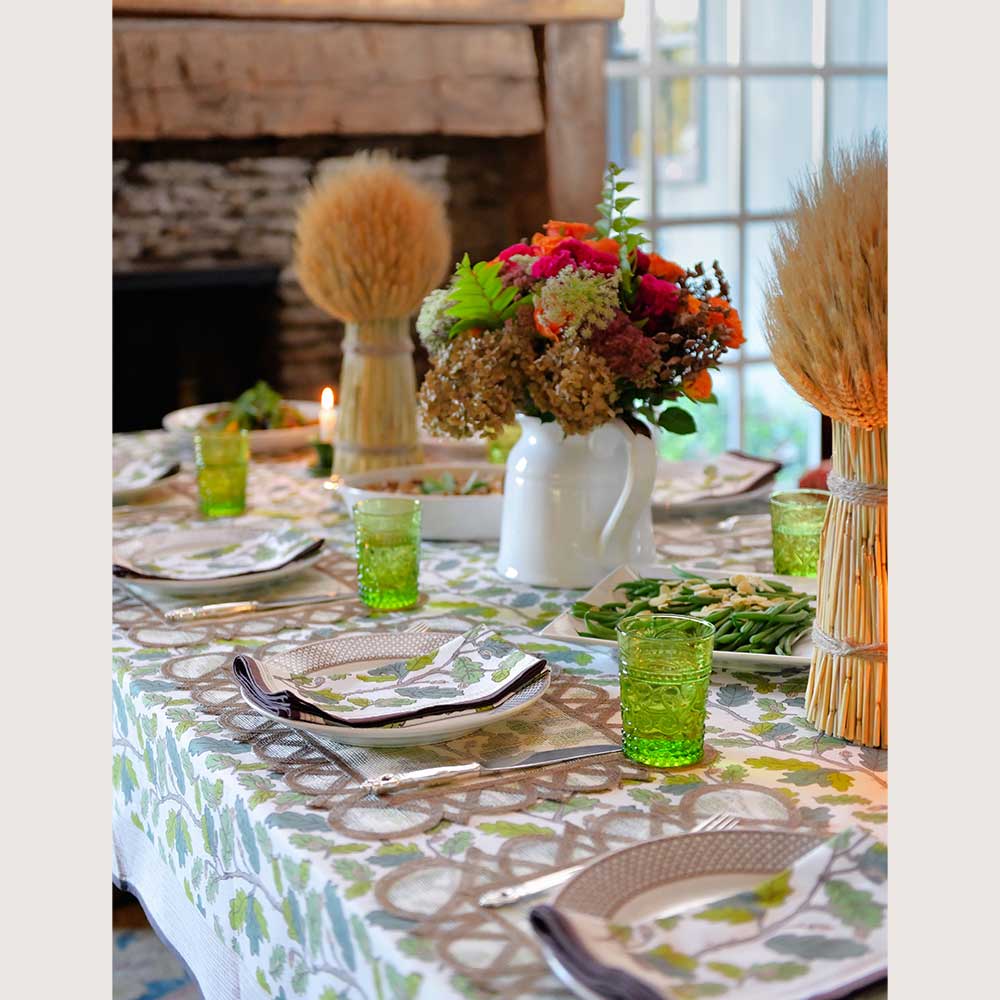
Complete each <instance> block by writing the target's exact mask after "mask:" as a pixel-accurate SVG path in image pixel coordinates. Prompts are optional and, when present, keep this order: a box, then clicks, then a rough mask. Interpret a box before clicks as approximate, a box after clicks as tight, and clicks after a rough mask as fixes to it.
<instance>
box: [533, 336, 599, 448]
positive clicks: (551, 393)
mask: <svg viewBox="0 0 1000 1000" xmlns="http://www.w3.org/2000/svg"><path fill="white" fill-rule="evenodd" d="M528 392H529V393H530V395H531V399H532V401H533V402H534V404H535V406H536V407H537V409H538V410H539V411H540V412H542V413H551V414H552V416H554V417H555V418H556V420H557V421H558V423H559V425H560V426H561V427H562V429H563V430H564V431H565V432H566V433H567V434H587V433H589V432H590V431H592V430H594V428H595V427H600V426H601V425H602V424H606V423H607V422H608V421H610V420H614V418H615V416H616V413H615V404H616V403H617V402H618V389H617V387H616V385H615V376H614V373H613V372H612V371H611V369H610V368H609V367H608V366H607V364H606V362H605V361H604V359H603V358H600V357H598V355H596V354H595V353H594V352H593V351H591V350H589V349H588V348H587V347H586V346H585V345H584V344H582V343H581V342H580V341H578V340H562V341H559V343H557V344H554V345H552V346H551V347H550V348H549V349H548V350H547V351H546V352H545V353H544V354H543V355H542V356H541V357H540V358H539V359H538V360H537V361H536V362H535V363H534V364H533V365H531V366H530V368H529V371H528Z"/></svg>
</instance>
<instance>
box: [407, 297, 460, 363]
mask: <svg viewBox="0 0 1000 1000" xmlns="http://www.w3.org/2000/svg"><path fill="white" fill-rule="evenodd" d="M450 296H451V288H450V287H448V288H437V289H435V290H434V291H433V292H431V293H430V294H429V295H428V296H427V297H426V298H425V299H424V302H423V305H422V306H421V307H420V313H419V315H418V316H417V334H418V335H419V337H420V342H421V343H422V344H423V345H424V347H426V348H427V353H428V354H430V355H431V356H435V355H437V354H439V353H440V352H441V351H443V350H444V349H445V347H447V346H448V331H449V330H450V329H451V328H452V327H453V326H454V325H455V323H456V322H457V321H456V320H455V317H454V316H446V315H445V310H446V309H447V308H448V307H449V306H451V305H452V304H453V303H452V300H451V298H450Z"/></svg>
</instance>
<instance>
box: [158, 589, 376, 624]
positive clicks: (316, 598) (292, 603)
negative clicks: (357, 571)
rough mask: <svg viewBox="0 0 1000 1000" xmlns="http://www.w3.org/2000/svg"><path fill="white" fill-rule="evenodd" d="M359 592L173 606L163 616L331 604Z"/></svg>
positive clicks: (186, 618) (183, 618)
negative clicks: (185, 606)
mask: <svg viewBox="0 0 1000 1000" xmlns="http://www.w3.org/2000/svg"><path fill="white" fill-rule="evenodd" d="M357 596H358V595H357V594H337V595H334V594H314V595H311V596H309V597H286V598H285V599H284V600H279V601H229V602H227V603H225V604H201V605H199V606H197V607H194V608H172V609H171V610H170V611H164V613H163V617H164V618H166V619H167V621H171V622H190V621H195V620H196V619H199V618H228V617H229V616H230V615H245V614H249V613H250V612H252V611H271V610H273V609H275V608H296V607H298V606H299V605H300V604H331V603H333V602H334V601H351V600H354V598H356V597H357Z"/></svg>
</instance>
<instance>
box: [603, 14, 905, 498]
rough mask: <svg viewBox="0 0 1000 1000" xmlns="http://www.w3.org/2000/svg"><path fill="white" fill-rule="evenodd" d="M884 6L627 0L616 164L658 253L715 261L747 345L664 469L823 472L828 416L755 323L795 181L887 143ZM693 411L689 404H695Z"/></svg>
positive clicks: (672, 445) (613, 36)
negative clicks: (735, 465)
mask: <svg viewBox="0 0 1000 1000" xmlns="http://www.w3.org/2000/svg"><path fill="white" fill-rule="evenodd" d="M887 29H888V25H887V11H886V0H625V14H624V17H622V19H621V20H620V21H619V22H617V23H616V24H614V25H612V27H611V29H610V31H609V36H608V55H607V62H606V72H607V81H608V136H607V138H608V158H609V159H610V160H614V161H615V162H616V163H618V164H619V165H620V166H622V167H624V168H625V170H626V174H625V177H627V179H629V180H631V181H632V182H633V189H632V190H630V192H629V193H630V194H632V195H634V196H635V197H637V198H638V199H639V200H638V202H637V203H636V204H635V205H633V206H632V208H631V209H630V213H631V214H634V215H635V216H637V217H639V218H641V219H642V220H643V228H644V230H645V232H646V234H647V235H648V236H649V237H650V238H651V241H652V247H653V249H655V250H656V251H657V252H658V253H661V254H663V255H664V256H665V257H668V258H669V259H671V260H675V261H677V262H678V263H681V264H684V265H690V264H692V263H694V262H695V261H699V260H703V261H705V263H706V265H707V266H710V265H711V262H712V260H714V259H718V261H719V262H720V264H721V265H722V267H723V269H724V270H725V272H726V275H727V277H728V278H729V280H730V283H731V286H732V292H733V299H734V302H735V304H736V306H737V307H738V309H739V310H740V315H741V316H742V318H743V325H744V332H745V334H746V338H747V340H746V343H745V344H744V345H743V347H742V348H741V349H740V350H739V351H736V352H733V353H731V354H729V355H727V357H726V360H725V362H724V364H723V368H722V370H721V371H719V372H716V373H713V381H714V383H715V392H716V396H717V397H718V399H719V404H718V406H717V407H715V406H705V405H700V406H697V407H695V406H693V405H692V406H691V407H690V408H691V410H692V412H693V413H694V415H695V418H696V420H697V422H698V433H697V434H695V435H691V436H685V437H679V436H676V435H664V436H663V437H662V439H661V441H660V445H659V447H660V451H661V453H662V454H663V455H665V456H666V457H668V458H673V459H681V458H696V457H702V456H707V455H712V454H717V453H719V452H720V451H724V450H726V449H727V448H740V449H743V450H744V451H748V452H751V453H753V454H756V455H763V456H774V457H775V458H778V459H780V460H781V461H782V462H784V463H785V469H784V470H783V473H782V480H783V481H784V482H789V481H793V480H795V479H797V478H798V476H799V475H800V474H801V472H802V470H803V469H805V468H806V467H808V466H809V465H813V464H815V463H816V461H818V459H819V451H820V418H819V414H818V413H817V412H816V411H815V410H814V409H812V408H811V407H810V406H808V405H807V404H806V403H804V402H803V401H802V400H801V399H799V397H798V396H797V395H796V394H795V393H794V392H793V391H792V390H791V389H790V388H789V387H788V385H787V384H786V383H785V381H784V380H783V379H782V378H781V376H780V375H779V374H778V372H777V370H776V369H775V368H774V366H773V365H772V364H771V362H770V360H769V357H768V350H767V344H766V342H765V340H764V335H763V328H762V320H761V310H762V306H763V297H764V296H763V289H764V285H765V282H766V279H767V276H768V273H769V267H770V262H771V251H770V246H769V244H770V240H771V237H772V235H773V234H774V231H775V227H776V224H777V223H778V222H779V221H780V220H781V219H783V218H785V217H786V216H787V213H788V211H789V208H790V203H791V192H792V184H793V183H794V182H795V181H797V180H800V179H801V178H802V177H803V176H804V174H805V172H806V171H808V170H810V169H814V168H815V167H816V166H818V165H819V164H821V163H822V161H823V159H824V158H825V157H827V156H829V155H830V154H831V153H832V152H834V151H835V150H836V149H837V147H838V146H839V145H842V144H844V143H847V142H850V141H851V140H852V139H856V138H859V137H861V136H864V135H866V134H868V133H869V132H871V130H872V129H880V130H882V131H883V132H884V131H885V130H886V96H887V79H886V49H887V33H888V31H887ZM685 405H687V404H685Z"/></svg>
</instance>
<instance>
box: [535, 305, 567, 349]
mask: <svg viewBox="0 0 1000 1000" xmlns="http://www.w3.org/2000/svg"><path fill="white" fill-rule="evenodd" d="M534 316H535V329H536V330H537V331H538V332H539V333H540V334H541V335H542V336H543V337H544V338H545V339H546V340H551V341H558V340H559V334H560V333H561V332H562V327H559V326H553V325H550V324H548V323H546V322H545V320H544V319H543V318H542V307H541V306H535V312H534Z"/></svg>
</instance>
